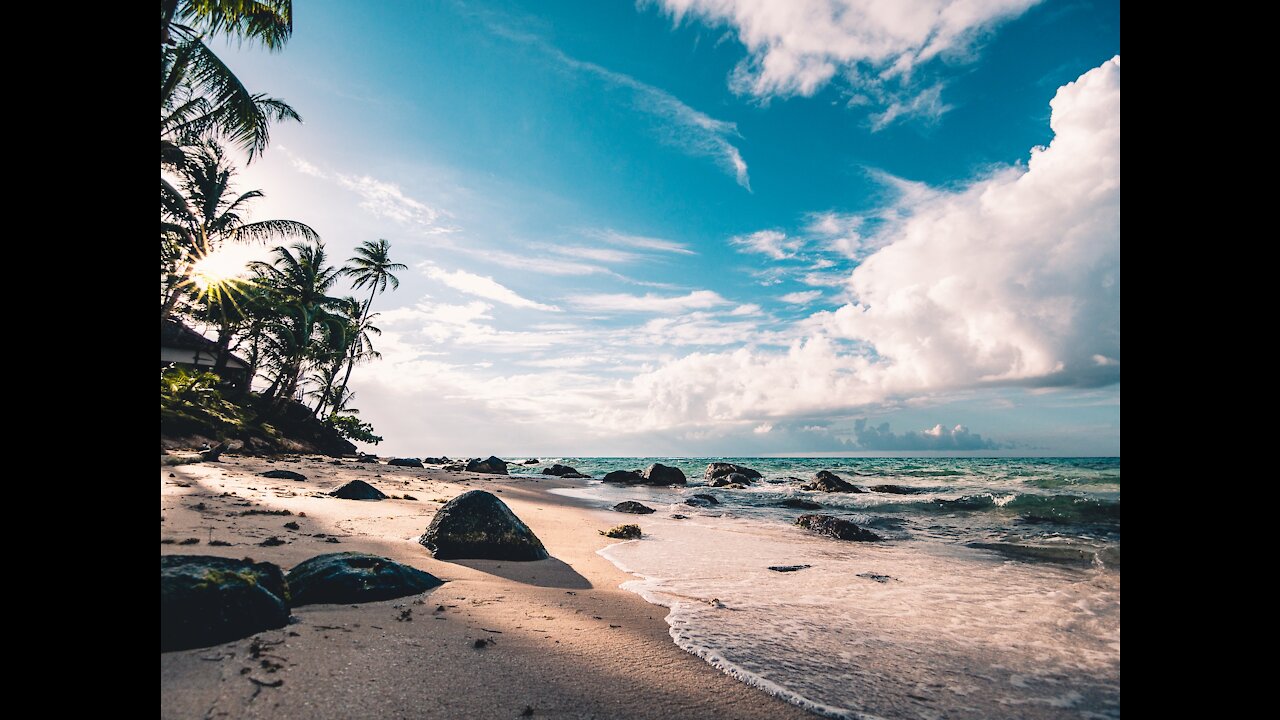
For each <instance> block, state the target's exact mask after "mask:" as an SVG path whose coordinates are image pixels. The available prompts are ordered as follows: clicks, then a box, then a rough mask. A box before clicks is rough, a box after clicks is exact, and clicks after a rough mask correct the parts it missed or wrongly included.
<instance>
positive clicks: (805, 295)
mask: <svg viewBox="0 0 1280 720" xmlns="http://www.w3.org/2000/svg"><path fill="white" fill-rule="evenodd" d="M820 297H822V291H821V290H804V291H802V292H793V293H787V294H786V295H779V296H778V299H779V300H781V301H782V302H784V303H788V304H791V305H808V304H809V303H811V302H813V301H814V300H817V299H818V298H820Z"/></svg>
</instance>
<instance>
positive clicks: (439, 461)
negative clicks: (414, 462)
mask: <svg viewBox="0 0 1280 720" xmlns="http://www.w3.org/2000/svg"><path fill="white" fill-rule="evenodd" d="M448 462H449V458H447V457H444V456H443V455H442V456H440V457H424V458H422V464H423V465H444V464H446V463H448Z"/></svg>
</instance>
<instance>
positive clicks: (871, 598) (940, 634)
mask: <svg viewBox="0 0 1280 720" xmlns="http://www.w3.org/2000/svg"><path fill="white" fill-rule="evenodd" d="M542 460H544V461H545V462H543V463H540V464H539V465H534V466H511V472H512V473H513V474H540V472H541V469H542V468H543V467H546V466H547V465H549V464H550V463H551V462H559V463H562V464H566V465H571V466H573V467H576V468H577V469H578V470H579V471H581V472H583V473H586V474H589V475H593V476H594V477H595V478H600V477H602V476H603V475H604V474H605V473H606V472H609V471H612V470H634V469H641V468H643V467H645V466H647V465H648V464H649V463H652V462H661V463H663V464H665V465H672V466H675V467H679V468H680V469H681V470H682V471H684V473H685V475H686V476H687V477H688V479H689V485H688V486H685V487H681V486H676V487H647V486H639V487H637V486H616V485H606V484H604V483H601V482H599V480H598V479H595V480H578V481H571V482H574V483H575V485H574V487H571V488H566V489H563V490H558V491H555V492H559V493H561V494H564V495H569V496H572V497H575V498H578V499H579V500H581V501H582V502H584V503H587V504H589V505H593V506H595V507H598V508H600V509H602V510H606V509H608V508H611V507H612V506H613V505H614V504H615V503H618V502H621V501H623V500H637V501H640V502H642V503H644V504H646V505H648V506H650V507H652V508H654V509H655V510H656V512H655V513H654V514H651V515H640V516H636V515H621V514H618V515H616V516H614V515H613V514H612V513H611V514H610V515H609V516H602V519H603V520H605V521H607V522H612V521H614V520H616V523H615V524H617V523H622V522H635V523H638V524H639V525H640V526H641V527H642V528H643V530H644V537H643V538H642V539H641V540H638V541H629V542H623V543H618V544H615V545H611V546H609V547H607V548H605V549H604V550H602V551H601V554H602V555H604V556H605V557H606V558H608V559H609V560H611V561H612V562H614V563H615V564H616V565H617V566H618V567H620V568H621V569H623V570H625V571H627V572H630V573H632V574H633V575H634V576H635V577H636V579H635V580H633V581H631V582H628V583H626V584H624V585H623V587H624V588H627V589H629V590H632V591H634V592H636V593H638V594H640V595H641V596H643V597H644V598H646V599H647V600H649V601H650V602H653V603H656V604H660V605H664V606H666V607H668V608H670V613H669V615H668V617H667V622H668V624H669V625H670V626H671V636H672V639H673V640H674V641H675V642H676V643H677V644H678V645H679V646H680V647H682V648H684V649H685V650H688V651H689V652H691V653H694V654H695V655H698V656H699V657H702V658H704V659H705V660H706V661H707V662H709V663H711V664H712V665H714V666H715V667H717V668H720V669H721V670H723V671H724V672H726V673H728V674H730V675H732V676H734V677H736V678H738V679H740V680H742V681H744V682H746V683H748V684H751V685H754V686H756V687H759V688H761V689H763V690H765V691H766V692H769V693H772V694H775V695H778V696H779V697H782V698H784V699H786V700H788V701H790V702H793V703H795V704H797V705H800V706H802V707H805V708H808V709H810V710H812V711H814V712H816V713H819V714H822V715H826V716H830V717H838V718H879V717H883V718H917V717H918V718H938V717H947V718H1004V717H1008V718H1098V717H1118V716H1119V712H1120V710H1119V705H1120V570H1119V567H1120V461H1119V459H1118V458H1089V459H1080V458H1012V459H1009V458H977V459H969V458H963V459H958V458H670V457H668V458H542ZM709 462H733V463H735V464H738V465H745V466H747V467H750V468H754V469H755V470H757V471H759V472H760V473H761V474H762V475H763V478H762V480H761V481H756V482H755V483H753V484H752V485H751V486H750V487H748V488H745V489H740V490H739V489H726V488H723V487H720V488H709V487H706V486H705V485H704V484H703V479H702V476H703V471H704V470H705V468H706V466H707V463H709ZM818 470H831V471H834V472H836V473H837V474H839V475H841V476H842V477H843V478H844V479H845V480H847V481H849V482H851V483H853V484H855V485H858V486H859V487H862V488H864V489H867V490H868V492H865V493H850V494H842V493H820V492H808V491H804V490H800V489H799V485H800V484H801V481H808V480H809V479H810V478H811V477H812V476H813V474H814V473H815V472H817V471H818ZM884 486H893V487H884ZM886 490H894V491H895V492H887V491H886ZM695 493H709V494H711V495H713V496H715V497H716V498H717V499H718V500H719V504H718V505H710V506H697V505H690V504H687V503H686V502H685V501H686V500H688V499H690V497H691V496H692V495H693V494H695ZM787 498H803V499H805V500H809V501H812V502H817V503H820V504H821V505H822V506H823V507H822V509H820V510H797V509H791V508H786V507H780V506H779V503H780V502H781V501H782V500H784V499H787ZM804 513H823V514H830V515H836V516H839V517H843V518H846V519H849V520H852V521H853V522H855V523H857V524H858V525H860V526H863V527H865V528H869V529H871V530H872V531H874V532H876V533H878V534H879V535H881V536H882V537H884V538H885V540H886V541H885V542H877V543H862V542H846V541H840V540H834V539H830V538H826V537H821V536H816V535H813V534H811V533H809V532H807V531H805V530H803V529H802V528H799V527H797V526H796V525H795V519H796V517H797V516H799V515H801V514H804ZM802 565H803V566H808V567H805V568H804V569H801V570H798V571H795V572H786V573H781V572H776V571H772V570H770V569H769V568H770V567H775V566H802Z"/></svg>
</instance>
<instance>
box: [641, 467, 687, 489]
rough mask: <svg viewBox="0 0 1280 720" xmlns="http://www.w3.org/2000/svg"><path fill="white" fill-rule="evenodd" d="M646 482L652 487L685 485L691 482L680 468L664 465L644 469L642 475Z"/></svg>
mask: <svg viewBox="0 0 1280 720" xmlns="http://www.w3.org/2000/svg"><path fill="white" fill-rule="evenodd" d="M641 475H643V476H644V480H645V482H647V483H649V484H650V485H684V484H685V483H687V482H689V481H688V480H686V479H685V477H684V471H683V470H681V469H680V468H678V467H671V466H670V465H663V464H662V463H654V464H652V465H650V466H649V467H647V468H645V469H644V472H643V473H641Z"/></svg>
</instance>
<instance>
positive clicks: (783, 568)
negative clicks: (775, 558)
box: [769, 565, 813, 572]
mask: <svg viewBox="0 0 1280 720" xmlns="http://www.w3.org/2000/svg"><path fill="white" fill-rule="evenodd" d="M811 567H813V566H812V565H770V566H769V569H770V570H772V571H774V572H795V571H797V570H806V569H808V568H811Z"/></svg>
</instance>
